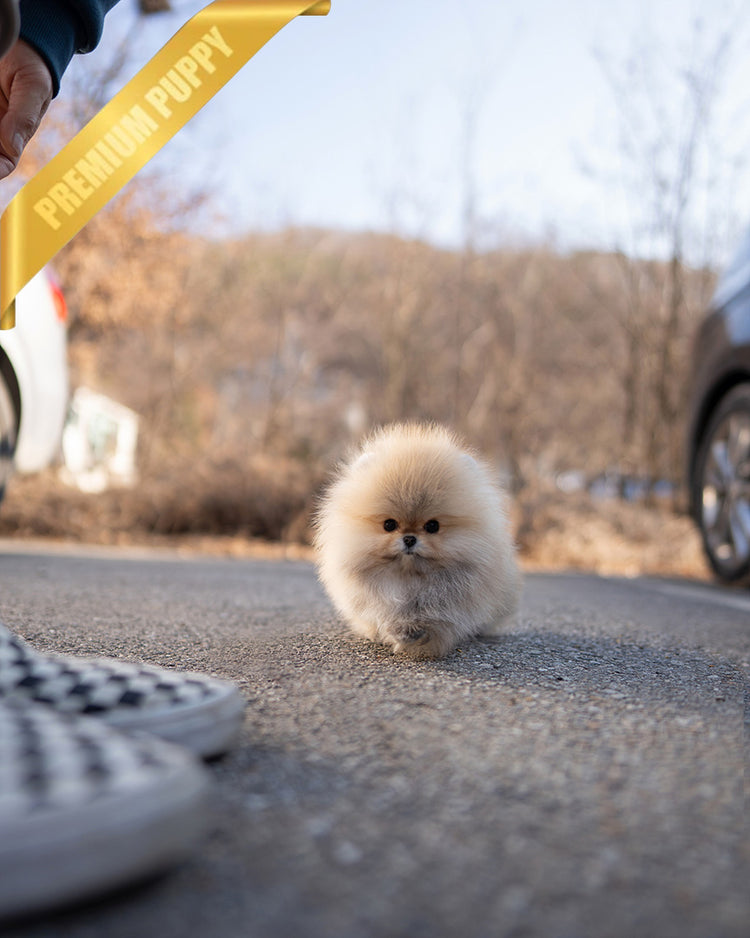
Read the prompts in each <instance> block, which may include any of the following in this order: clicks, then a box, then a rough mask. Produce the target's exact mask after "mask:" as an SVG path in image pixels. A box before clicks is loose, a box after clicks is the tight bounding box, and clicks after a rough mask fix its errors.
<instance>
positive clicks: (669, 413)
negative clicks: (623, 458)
mask: <svg viewBox="0 0 750 938" xmlns="http://www.w3.org/2000/svg"><path fill="white" fill-rule="evenodd" d="M713 22H714V21H713V20H712V22H711V23H707V22H705V21H703V20H700V19H696V20H695V21H694V22H693V23H692V25H691V29H690V35H689V41H688V43H687V45H686V46H685V47H683V48H681V49H679V50H678V52H677V54H676V57H672V56H670V55H669V54H668V52H667V50H665V47H664V43H661V44H659V45H657V44H655V43H653V42H649V41H648V40H647V39H643V38H639V39H637V40H636V41H635V42H634V45H633V50H632V52H631V53H630V54H629V55H628V56H627V58H625V59H624V60H622V61H619V62H618V61H614V62H613V61H612V60H611V59H610V58H608V57H606V56H604V55H602V54H601V53H599V54H598V56H597V57H598V61H599V64H600V67H601V70H602V73H603V74H604V76H605V78H606V81H607V84H608V86H609V88H610V91H611V93H612V97H613V100H614V104H615V109H616V119H617V124H618V131H619V155H620V170H619V180H618V181H619V183H620V186H621V188H622V190H623V191H624V193H625V198H626V200H627V202H628V207H629V209H630V211H631V214H632V218H633V222H632V230H631V237H630V243H629V244H628V245H627V246H625V245H622V246H621V249H620V250H619V251H618V258H619V261H620V269H621V273H622V290H623V294H624V303H623V304H622V305H621V306H620V307H618V308H616V309H614V310H610V312H611V313H612V314H613V318H614V321H615V323H616V324H617V326H618V328H619V329H620V330H621V331H622V333H623V337H624V345H625V348H626V350H627V351H626V353H625V358H624V361H623V363H622V365H621V367H620V369H619V371H620V376H621V383H622V390H623V394H624V396H625V407H624V427H623V435H624V440H625V443H626V446H628V447H629V448H630V449H631V450H633V449H635V448H636V447H634V446H633V444H634V442H635V439H636V437H638V439H639V446H638V449H639V450H640V452H639V459H638V461H639V462H640V465H641V469H642V470H643V471H644V472H645V473H646V474H647V475H649V476H650V477H651V478H652V479H656V478H659V477H667V478H670V479H673V480H675V481H676V480H678V479H679V478H680V471H681V454H682V438H681V426H682V424H681V418H682V416H683V405H684V399H685V385H684V381H685V377H686V357H687V354H688V347H689V341H690V336H691V334H692V331H693V328H694V325H695V322H696V318H697V316H698V315H699V314H700V312H701V310H702V307H703V306H704V304H705V302H706V301H707V296H708V294H707V287H708V286H709V284H710V282H711V278H707V277H704V278H703V279H702V281H701V283H702V284H703V286H704V289H703V290H702V291H701V290H697V291H696V289H695V286H696V283H695V280H694V279H693V280H692V281H691V283H692V290H688V287H687V277H688V268H689V267H691V266H692V267H699V268H702V269H703V270H708V269H710V268H711V267H712V264H713V263H714V262H715V259H716V258H715V253H714V251H715V248H716V244H717V241H718V240H719V238H718V231H719V228H720V226H721V222H720V220H719V219H720V216H721V214H722V213H724V214H726V212H727V203H726V201H725V199H723V198H722V193H725V192H726V191H727V184H728V182H729V177H730V174H733V172H734V170H735V169H736V166H737V158H736V154H732V153H730V152H728V148H727V145H726V143H725V142H724V141H723V140H722V138H721V137H720V135H719V134H718V132H717V128H716V121H715V118H716V110H717V105H718V104H719V102H720V100H721V94H722V91H723V90H724V89H725V86H726V81H727V78H728V75H729V71H730V66H731V64H732V53H733V51H734V50H735V48H736V46H737V43H738V41H739V37H740V36H741V34H742V32H741V30H742V28H743V27H744V26H745V24H746V17H745V15H744V13H743V12H742V11H740V10H738V11H737V12H735V13H732V14H730V15H729V16H728V17H726V18H725V19H724V20H723V22H721V23H720V25H719V27H718V28H716V27H714V26H713ZM613 181H614V180H613V178H612V176H610V177H609V178H608V179H607V184H608V185H610V186H611V185H612V183H613ZM644 254H645V255H648V254H650V255H651V256H653V257H658V258H661V259H662V260H663V261H664V262H665V264H666V266H663V265H658V264H649V263H646V262H644V261H643V260H642V259H641V258H642V257H643V256H644Z"/></svg>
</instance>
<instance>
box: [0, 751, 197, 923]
mask: <svg viewBox="0 0 750 938" xmlns="http://www.w3.org/2000/svg"><path fill="white" fill-rule="evenodd" d="M154 743H155V744H156V745H158V746H159V747H160V750H159V751H160V753H161V758H163V753H164V750H165V749H167V750H171V749H172V747H171V746H169V745H168V744H165V743H162V742H161V741H159V742H158V743H157V741H154ZM208 791H209V788H208V775H207V772H206V770H205V769H204V768H203V767H202V766H201V765H200V763H197V762H194V761H193V759H192V758H190V757H189V756H188V755H187V753H184V752H182V751H180V750H177V749H175V750H174V754H173V758H172V759H171V761H170V764H169V766H168V768H167V770H166V771H165V772H164V777H163V778H162V779H160V780H159V784H158V785H151V786H149V788H148V789H147V790H144V791H143V792H142V793H141V794H140V795H139V796H138V797H122V796H118V795H116V794H114V795H104V796H102V797H100V798H97V799H96V800H94V801H93V802H88V803H87V804H86V805H84V806H77V807H75V808H72V809H57V810H56V811H53V812H45V811H40V812H39V815H38V816H37V817H35V818H33V819H32V820H29V819H28V818H25V819H23V820H19V821H18V823H17V829H15V827H16V825H14V823H13V822H11V823H10V824H8V825H4V826H3V830H2V840H1V841H0V870H2V876H1V877H0V918H3V919H9V918H19V917H21V916H28V915H30V914H34V915H37V914H40V913H43V912H47V911H50V910H51V909H54V908H59V907H61V906H67V905H72V904H75V903H79V902H81V901H83V900H85V899H89V898H94V897H99V896H101V895H105V894H106V893H108V892H111V891H113V890H116V889H118V888H122V887H123V886H126V885H130V884H134V883H137V882H141V881H144V880H147V879H149V878H152V877H153V876H156V875H157V874H159V873H163V872H166V870H167V869H169V868H170V867H173V866H174V865H176V864H178V863H180V862H181V861H183V860H184V859H186V858H187V856H188V855H189V853H190V852H191V851H192V850H193V849H194V848H195V846H196V845H197V843H198V842H199V841H200V840H201V839H202V838H203V837H204V836H205V834H206V833H207V830H208V827H209V823H210V822H209V820H208V817H210V812H209V811H208V810H207V808H208Z"/></svg>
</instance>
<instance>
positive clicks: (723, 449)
mask: <svg viewBox="0 0 750 938" xmlns="http://www.w3.org/2000/svg"><path fill="white" fill-rule="evenodd" d="M693 485H694V491H693V497H694V502H693V503H694V505H695V506H696V511H697V521H698V526H699V528H700V532H701V537H702V539H703V548H704V550H705V553H706V557H707V558H708V561H709V563H710V564H711V568H712V569H713V571H714V573H715V574H716V576H717V577H718V578H719V579H720V580H722V581H723V582H725V583H731V584H734V585H745V584H750V383H744V384H740V385H737V386H736V387H734V388H733V389H732V390H731V391H730V392H729V393H728V394H727V395H726V397H724V398H722V400H721V401H720V402H719V404H718V406H717V407H716V409H715V410H714V412H713V414H712V415H711V417H710V419H709V421H708V424H707V426H706V430H705V432H704V434H703V437H702V439H701V443H700V446H699V448H698V453H697V458H696V463H695V474H694V479H693Z"/></svg>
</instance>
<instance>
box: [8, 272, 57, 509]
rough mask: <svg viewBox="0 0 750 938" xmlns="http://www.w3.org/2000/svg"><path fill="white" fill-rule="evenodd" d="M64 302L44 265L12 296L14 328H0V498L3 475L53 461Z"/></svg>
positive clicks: (55, 448)
mask: <svg viewBox="0 0 750 938" xmlns="http://www.w3.org/2000/svg"><path fill="white" fill-rule="evenodd" d="M67 316H68V314H67V307H66V305H65V299H64V297H63V294H62V291H61V290H60V287H59V286H58V284H57V282H56V281H55V279H54V277H53V276H52V274H51V273H50V271H48V270H46V269H45V270H43V271H41V273H38V274H37V275H36V276H35V277H34V278H33V279H32V280H31V281H29V283H28V284H27V285H26V286H25V287H24V288H23V289H22V290H21V292H20V293H19V294H18V296H17V298H16V327H15V328H14V329H9V330H7V331H3V332H0V499H1V498H2V496H3V494H4V492H5V485H6V483H7V481H8V477H9V476H10V474H11V472H12V471H13V470H14V469H15V470H16V471H17V472H21V473H28V472H39V471H40V470H41V469H44V468H46V467H47V466H49V465H50V464H51V463H53V462H54V461H55V459H56V458H57V456H58V454H59V452H60V440H61V437H62V431H63V426H64V424H65V417H66V414H67V409H68V393H69V387H68V356H67V329H66V323H67Z"/></svg>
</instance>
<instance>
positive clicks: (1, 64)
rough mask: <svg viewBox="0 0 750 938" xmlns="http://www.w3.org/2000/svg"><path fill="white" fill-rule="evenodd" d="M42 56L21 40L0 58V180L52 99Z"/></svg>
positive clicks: (13, 167)
mask: <svg viewBox="0 0 750 938" xmlns="http://www.w3.org/2000/svg"><path fill="white" fill-rule="evenodd" d="M52 93H53V87H52V76H51V75H50V73H49V69H48V68H47V65H46V63H45V61H44V59H43V58H42V57H41V56H40V55H39V53H38V52H36V51H35V50H34V49H33V48H32V47H31V46H30V45H28V44H27V43H25V42H24V41H23V40H22V39H19V40H18V42H16V44H15V45H14V46H13V48H12V49H11V50H10V52H9V53H8V54H7V55H6V56H5V58H4V59H2V60H0V179H4V178H5V177H6V176H8V175H10V173H12V172H13V170H14V169H15V168H16V166H17V165H18V161H19V159H20V158H21V154H22V153H23V150H24V147H25V146H26V144H27V143H28V142H29V140H30V139H31V138H32V137H33V136H34V134H35V133H36V130H37V128H38V127H39V124H40V123H41V120H42V117H43V116H44V113H45V111H46V110H47V108H48V107H49V103H50V101H51V100H52Z"/></svg>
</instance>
